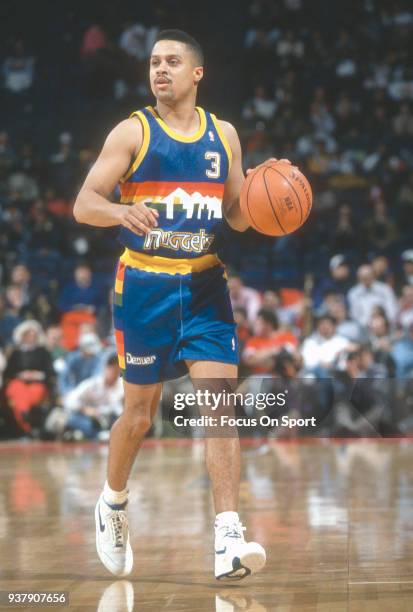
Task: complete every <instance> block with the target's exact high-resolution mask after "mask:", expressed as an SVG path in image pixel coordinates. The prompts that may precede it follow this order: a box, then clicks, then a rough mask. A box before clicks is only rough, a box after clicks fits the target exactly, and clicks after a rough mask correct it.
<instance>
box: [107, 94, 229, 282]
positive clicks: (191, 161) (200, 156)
mask: <svg viewBox="0 0 413 612" xmlns="http://www.w3.org/2000/svg"><path fill="white" fill-rule="evenodd" d="M196 110H197V112H198V115H199V120H200V125H199V129H198V131H197V132H196V133H195V134H193V135H191V136H183V135H181V134H178V133H177V132H175V131H174V130H173V129H171V128H170V127H169V126H168V125H167V124H166V123H165V122H164V121H163V120H162V119H161V118H160V116H159V115H158V114H157V112H156V110H155V109H154V108H152V107H150V106H148V107H146V108H144V109H142V110H140V111H137V112H135V113H132V116H137V117H138V118H139V119H140V121H141V123H142V127H143V143H142V147H141V150H140V151H139V153H138V155H137V157H136V159H135V160H134V162H133V164H132V166H131V168H130V169H129V171H128V172H127V174H126V175H125V176H124V177H123V179H122V180H121V183H120V192H121V200H120V201H121V203H133V202H144V203H145V204H146V205H147V206H148V207H150V208H154V209H156V210H157V211H158V213H159V218H158V227H156V228H154V229H153V230H152V231H151V232H150V233H149V234H147V235H146V236H137V235H136V234H134V233H133V232H131V231H130V230H128V229H127V228H125V227H122V228H121V231H120V235H119V239H120V241H121V242H122V244H123V245H124V246H125V247H126V251H125V254H124V256H122V261H124V263H127V264H129V265H130V264H131V262H132V261H133V260H135V261H137V260H139V255H140V254H142V255H148V256H158V257H162V258H168V259H172V260H173V259H176V260H178V259H179V260H181V261H182V260H183V259H191V260H192V259H194V258H203V260H207V262H206V265H204V266H202V267H203V268H205V267H209V266H210V265H216V263H217V262H219V260H218V258H217V256H216V255H215V253H216V248H217V240H216V237H217V233H218V232H219V229H220V226H222V219H223V213H222V199H223V195H224V186H225V181H226V179H227V177H228V173H229V169H230V164H231V156H232V153H231V148H230V146H229V144H228V142H227V140H226V138H225V136H224V134H223V133H222V130H221V128H220V126H219V123H218V121H217V119H216V117H215V116H214V115H212V114H211V113H208V112H206V111H204V110H203V109H202V108H199V107H197V108H196ZM206 256H207V257H206ZM176 263H177V262H176ZM194 263H195V262H194ZM163 271H166V270H165V269H163ZM171 272H172V273H176V270H175V272H174V267H173V262H172V261H171Z"/></svg>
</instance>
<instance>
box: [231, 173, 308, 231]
mask: <svg viewBox="0 0 413 612" xmlns="http://www.w3.org/2000/svg"><path fill="white" fill-rule="evenodd" d="M312 201H313V195H312V191H311V187H310V183H309V182H308V181H307V179H306V178H305V176H304V175H303V174H302V172H300V170H299V169H298V168H297V166H292V165H291V164H288V163H286V162H278V161H277V162H266V163H265V164H261V165H260V166H258V167H257V168H255V170H253V171H252V172H250V174H248V176H247V178H246V179H245V181H244V183H243V185H242V189H241V194H240V206H241V210H242V212H243V214H244V216H245V217H246V218H247V219H248V221H249V223H250V224H251V226H252V227H253V228H254V229H255V230H257V231H258V232H261V233H262V234H266V235H267V236H285V235H286V234H291V233H292V232H295V231H296V230H297V229H298V228H300V227H301V226H302V225H303V224H304V223H305V222H306V221H307V218H308V215H309V214H310V210H311V205H312Z"/></svg>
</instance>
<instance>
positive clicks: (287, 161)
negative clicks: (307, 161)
mask: <svg viewBox="0 0 413 612" xmlns="http://www.w3.org/2000/svg"><path fill="white" fill-rule="evenodd" d="M268 162H280V163H283V164H290V166H291V165H292V164H291V162H290V160H289V159H277V158H276V157H270V158H269V159H266V160H265V161H264V162H262V164H258V166H255V168H259V167H260V166H263V165H264V164H267V163H268ZM255 168H248V170H247V174H249V173H250V172H252V171H253V170H255Z"/></svg>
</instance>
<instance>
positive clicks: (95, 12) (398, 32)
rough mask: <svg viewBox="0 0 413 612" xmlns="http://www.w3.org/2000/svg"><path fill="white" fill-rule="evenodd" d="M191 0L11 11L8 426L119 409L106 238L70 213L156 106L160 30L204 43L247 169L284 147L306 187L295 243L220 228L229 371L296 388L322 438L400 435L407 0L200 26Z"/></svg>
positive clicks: (407, 203)
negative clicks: (138, 116) (136, 120)
mask: <svg viewBox="0 0 413 612" xmlns="http://www.w3.org/2000/svg"><path fill="white" fill-rule="evenodd" d="M191 5H192V3H190V2H189V1H187V0H185V1H183V2H180V3H176V2H174V1H173V0H155V1H154V2H151V3H147V5H143V6H139V7H137V5H136V3H132V2H124V3H122V5H121V7H119V6H116V7H115V6H114V5H111V4H109V3H103V4H102V3H101V4H100V5H98V6H97V7H93V6H92V4H91V5H89V6H84V5H82V4H81V3H77V2H74V3H63V4H62V5H60V4H59V5H57V4H56V3H52V2H51V1H46V2H43V3H40V5H36V4H33V5H31V6H28V7H26V8H25V10H27V12H28V13H27V15H26V19H25V20H24V23H23V24H22V21H21V19H20V17H19V14H18V10H17V8H16V6H15V5H14V4H13V3H12V2H9V1H6V2H4V7H3V12H4V18H2V20H1V23H0V32H1V37H0V48H1V59H0V67H1V69H0V91H1V97H0V110H1V115H0V117H1V119H0V378H1V380H2V391H1V397H0V436H1V437H10V436H12V435H32V436H36V435H41V436H45V435H46V436H50V437H53V436H59V437H63V438H64V439H73V438H74V439H81V438H88V439H92V438H97V437H100V438H105V437H106V436H107V431H108V428H109V427H110V425H111V423H112V422H113V420H114V419H115V418H116V416H117V415H118V414H119V412H120V410H121V406H122V384H121V381H120V379H119V370H118V366H117V361H116V350H115V344H114V338H113V332H112V323H111V292H112V285H113V279H114V271H115V266H116V258H117V256H118V255H119V253H120V250H121V249H120V245H119V244H118V243H117V241H116V233H117V230H116V228H113V229H110V230H99V229H95V228H90V227H87V226H83V225H78V224H76V223H75V222H74V219H73V217H72V206H73V202H74V198H75V196H76V194H77V191H78V189H79V187H80V185H81V183H82V181H83V179H84V177H85V175H86V173H87V171H88V169H89V167H90V166H91V164H92V163H93V161H94V159H95V157H96V155H97V153H98V151H99V150H100V147H101V145H102V143H103V140H104V137H105V135H106V134H107V133H108V131H109V130H110V128H111V127H112V126H113V125H114V124H115V123H116V122H117V121H119V120H121V119H123V118H125V117H126V116H128V115H129V114H130V112H131V111H132V110H134V109H136V108H139V107H141V106H144V105H146V104H148V103H149V102H151V95H150V92H149V90H148V84H147V76H146V74H147V64H148V57H149V54H150V51H151V48H152V44H153V40H154V36H155V35H156V32H157V31H158V30H159V29H162V28H165V27H180V28H182V29H188V31H189V32H190V33H191V34H193V35H194V36H195V37H197V38H198V39H199V40H200V42H201V44H202V45H203V47H204V50H205V55H206V66H205V71H206V76H205V79H204V82H203V83H202V85H201V89H200V99H199V103H200V104H201V105H202V106H205V107H206V108H208V109H209V110H211V111H212V112H215V113H216V114H218V116H219V117H221V118H224V119H227V120H230V121H231V122H233V123H234V125H235V126H236V127H237V129H238V131H239V134H240V137H241V141H242V145H243V152H244V166H245V168H248V167H254V166H255V165H257V164H258V163H260V162H261V161H263V160H264V159H266V158H268V157H272V156H275V157H278V158H282V157H284V158H289V159H290V160H291V161H292V162H293V163H295V164H297V165H298V166H299V167H300V169H301V170H302V171H303V172H304V173H305V174H306V176H307V177H308V179H309V181H310V183H311V185H312V187H313V192H314V208H313V212H312V214H311V217H310V219H309V221H308V223H307V224H306V226H305V227H304V228H303V229H302V230H301V231H300V232H298V233H297V234H293V235H291V236H285V237H283V238H279V239H271V238H267V237H265V236H261V235H259V234H257V233H255V232H253V231H252V230H249V231H247V232H246V233H245V234H242V235H239V234H235V233H234V232H231V231H230V230H229V228H227V230H226V232H227V234H228V235H226V236H225V240H223V241H222V248H221V250H220V254H221V257H222V259H223V260H224V261H225V262H226V263H227V264H228V267H229V288H230V293H231V299H232V302H233V306H234V312H235V317H236V322H237V325H238V335H239V339H240V351H241V374H242V376H243V377H246V378H248V377H250V376H254V377H258V379H259V377H261V378H262V377H271V376H273V375H276V376H277V377H278V379H280V378H281V379H282V380H283V381H285V380H288V381H290V382H291V381H299V380H307V382H306V383H305V386H304V387H303V388H301V387H300V389H299V390H297V393H296V394H295V398H296V399H295V403H294V406H293V407H291V406H290V409H291V410H294V411H295V413H296V414H304V413H306V414H313V413H317V414H318V416H319V422H320V424H321V425H320V429H319V430H318V433H319V434H322V435H324V434H325V435H367V434H368V433H369V432H370V430H369V427H370V428H372V430H374V431H376V432H379V433H381V434H383V435H385V434H389V435H390V434H391V435H394V434H398V433H407V432H409V431H410V430H411V428H412V427H413V410H412V408H411V406H412V401H411V400H410V397H411V398H412V400H413V384H411V383H410V381H411V375H412V373H413V223H412V222H411V221H412V220H413V146H412V143H413V110H412V109H413V65H412V60H411V53H410V52H409V49H411V48H412V42H413V40H412V33H413V10H412V7H411V3H409V2H407V1H403V0H401V1H394V0H392V1H390V0H356V1H355V2H353V3H351V10H349V5H348V2H346V1H345V0H337V1H336V2H335V3H334V11H333V10H332V9H331V3H329V2H328V1H327V0H312V2H311V3H308V2H304V0H241V1H239V2H235V1H232V0H231V1H229V2H226V3H219V4H218V3H217V2H215V1H212V2H208V3H204V5H202V6H200V7H199V15H198V19H197V25H196V27H195V28H194V20H193V17H191V10H192V9H191ZM197 10H198V8H197ZM31 13H33V17H34V16H36V24H42V23H43V28H42V26H41V25H40V27H36V28H31V27H30V23H31V20H30V14H31ZM42 16H43V19H42ZM117 197H118V194H116V193H115V194H114V198H115V199H116V198H117ZM311 380H313V381H314V382H313V383H309V382H308V381H311ZM326 380H327V381H330V382H329V383H328V385H327V384H324V383H322V382H320V381H326ZM354 381H360V384H358V385H357V384H355V382H354ZM412 383H413V380H412ZM246 384H247V385H248V384H252V383H250V382H247V383H246ZM274 384H278V383H274ZM173 385H174V383H173V384H172V388H174V389H175V388H176V387H174V386H173ZM297 389H298V387H297ZM168 397H170V395H168V393H165V398H166V399H165V398H164V406H163V410H164V416H165V415H167V414H168V410H169V408H168V402H167V398H168ZM350 400H351V401H350ZM332 407H334V408H335V412H334V417H331V418H329V419H328V418H324V417H325V416H326V415H328V414H331V409H332ZM155 433H160V434H161V433H162V431H161V427H159V428H158V431H157V432H155Z"/></svg>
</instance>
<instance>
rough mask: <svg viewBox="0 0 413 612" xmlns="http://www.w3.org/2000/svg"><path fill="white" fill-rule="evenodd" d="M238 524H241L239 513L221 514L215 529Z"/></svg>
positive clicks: (217, 518) (218, 516)
mask: <svg viewBox="0 0 413 612" xmlns="http://www.w3.org/2000/svg"><path fill="white" fill-rule="evenodd" d="M238 522H239V516H238V512H231V511H228V512H220V513H219V514H217V515H216V517H215V528H216V529H219V528H220V527H222V526H223V525H228V524H231V523H238Z"/></svg>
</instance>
